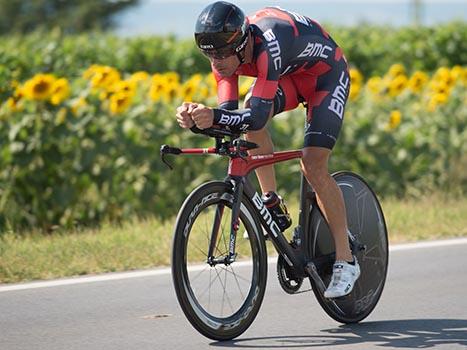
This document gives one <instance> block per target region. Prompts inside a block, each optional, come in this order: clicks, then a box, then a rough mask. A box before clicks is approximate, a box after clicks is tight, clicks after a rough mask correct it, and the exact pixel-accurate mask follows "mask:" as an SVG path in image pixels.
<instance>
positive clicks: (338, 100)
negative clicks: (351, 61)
mask: <svg viewBox="0 0 467 350" xmlns="http://www.w3.org/2000/svg"><path fill="white" fill-rule="evenodd" d="M348 87H349V77H345V74H344V72H342V73H341V77H340V79H339V85H337V86H336V88H335V89H334V92H333V93H332V99H331V103H330V104H329V107H328V109H329V110H330V111H333V112H334V113H335V114H336V115H337V116H338V117H339V118H340V119H342V117H343V116H344V104H345V99H346V96H347V90H348Z"/></svg>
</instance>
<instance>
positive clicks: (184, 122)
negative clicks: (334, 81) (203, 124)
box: [176, 102, 198, 129]
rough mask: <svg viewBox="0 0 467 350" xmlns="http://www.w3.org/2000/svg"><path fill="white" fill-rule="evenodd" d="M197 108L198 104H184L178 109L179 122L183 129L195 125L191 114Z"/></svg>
mask: <svg viewBox="0 0 467 350" xmlns="http://www.w3.org/2000/svg"><path fill="white" fill-rule="evenodd" d="M197 106H198V104H197V103H191V102H183V104H182V105H181V106H179V107H177V114H176V116H177V122H178V124H179V125H180V126H181V127H182V128H184V129H189V128H191V127H193V126H194V125H195V122H194V121H193V119H191V114H192V113H193V109H195V108H196V107H197Z"/></svg>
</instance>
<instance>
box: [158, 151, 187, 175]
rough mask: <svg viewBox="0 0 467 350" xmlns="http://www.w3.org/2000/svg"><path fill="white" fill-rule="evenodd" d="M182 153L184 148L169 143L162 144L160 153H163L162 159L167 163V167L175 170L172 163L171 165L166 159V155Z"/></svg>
mask: <svg viewBox="0 0 467 350" xmlns="http://www.w3.org/2000/svg"><path fill="white" fill-rule="evenodd" d="M180 153H182V150H181V149H180V148H176V147H170V146H169V145H162V146H161V149H160V155H161V158H162V161H163V162H164V164H165V165H167V167H168V168H169V169H170V170H173V167H172V165H170V163H169V162H168V161H167V160H166V159H165V157H166V155H167V154H175V155H179V154H180Z"/></svg>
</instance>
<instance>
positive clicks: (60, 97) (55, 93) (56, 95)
mask: <svg viewBox="0 0 467 350" xmlns="http://www.w3.org/2000/svg"><path fill="white" fill-rule="evenodd" d="M69 95H70V85H69V83H68V80H66V79H65V78H60V79H57V80H55V81H54V83H53V85H52V91H51V97H50V102H52V104H53V105H59V104H60V103H62V102H63V101H64V100H65V99H66V98H67V97H68V96H69Z"/></svg>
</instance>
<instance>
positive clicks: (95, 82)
mask: <svg viewBox="0 0 467 350" xmlns="http://www.w3.org/2000/svg"><path fill="white" fill-rule="evenodd" d="M118 81H120V73H119V72H118V71H117V70H116V69H115V68H112V67H109V66H102V67H98V68H97V69H96V72H95V74H94V75H93V77H92V78H91V86H92V87H93V88H95V89H96V88H97V89H99V88H104V89H107V88H109V87H111V86H112V85H113V84H115V83H116V82H118Z"/></svg>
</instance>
